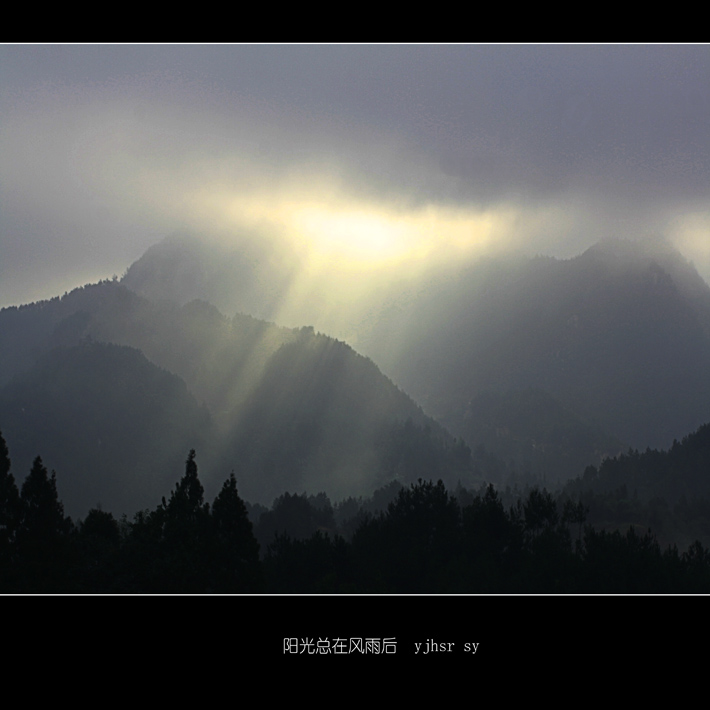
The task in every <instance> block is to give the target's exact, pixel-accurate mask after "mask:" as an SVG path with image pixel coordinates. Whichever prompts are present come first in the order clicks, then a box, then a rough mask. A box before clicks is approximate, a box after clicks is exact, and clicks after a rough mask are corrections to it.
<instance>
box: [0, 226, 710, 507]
mask: <svg viewBox="0 0 710 710" xmlns="http://www.w3.org/2000/svg"><path fill="white" fill-rule="evenodd" d="M292 280H293V274H289V273H287V270H285V269H284V268H282V267H281V266H280V265H279V262H278V260H276V261H275V260H274V259H273V258H271V257H270V256H269V255H268V254H267V253H266V252H262V253H257V252H254V251H253V250H252V251H250V250H249V249H247V250H246V251H244V252H241V251H240V250H239V249H237V248H234V247H232V248H231V249H227V248H226V247H224V246H220V245H219V244H217V243H215V242H210V241H202V240H200V239H198V238H193V237H190V236H188V235H181V236H179V237H171V238H167V239H166V240H164V241H163V242H161V243H160V244H157V245H155V246H154V247H153V248H151V249H149V250H148V251H147V252H146V253H145V254H144V255H143V256H142V257H141V258H140V259H139V260H138V261H136V262H135V263H134V264H132V265H131V266H130V267H129V269H128V270H127V273H126V274H125V276H124V277H123V279H121V281H120V282H119V281H117V280H114V281H105V282H101V283H98V284H93V285H87V286H85V287H83V288H80V289H76V290H74V291H72V292H71V293H68V294H65V295H64V296H63V297H61V298H59V297H57V298H54V299H52V300H50V301H44V302H38V303H34V304H30V305H26V306H20V307H13V308H6V309H3V310H2V311H0V339H2V342H3V344H4V347H3V348H2V351H1V352H0V431H2V432H3V435H4V437H5V439H6V440H7V442H8V447H9V449H10V452H11V456H12V459H13V469H14V470H15V471H16V472H17V474H16V475H19V476H21V475H23V474H24V473H25V472H26V471H28V470H29V467H30V465H31V461H32V460H33V458H34V457H35V456H36V455H37V454H41V455H42V456H43V459H44V460H45V461H46V463H47V465H48V466H49V467H50V468H55V469H57V471H58V474H59V477H60V478H59V480H60V487H61V495H62V497H63V499H64V500H65V504H66V505H67V509H68V511H69V512H74V513H75V514H78V513H81V514H83V513H85V512H86V510H88V509H89V508H90V507H92V506H96V505H98V504H100V505H102V506H104V507H106V508H108V509H110V510H112V511H114V512H116V513H117V514H120V513H123V512H126V513H132V512H133V511H135V510H137V509H140V508H145V507H149V506H151V505H153V504H154V503H155V500H156V497H159V496H160V495H161V492H164V491H165V490H167V489H168V488H169V487H170V484H171V482H173V481H174V480H175V478H176V477H177V475H178V473H179V471H180V468H181V461H182V460H183V459H184V457H185V453H186V452H187V451H188V450H190V449H192V448H195V449H197V450H198V455H199V457H200V462H201V473H202V476H203V478H204V481H205V488H206V491H207V493H208V494H209V495H214V493H215V492H216V489H217V487H218V485H219V484H221V482H222V481H223V480H224V478H225V477H226V476H227V475H228V474H229V472H230V471H231V470H234V471H235V473H236V475H237V478H238V481H239V488H240V492H241V494H242V495H243V496H244V497H245V498H246V499H247V500H251V501H254V502H256V501H258V502H262V503H266V504H269V503H270V502H271V501H272V500H273V499H274V498H275V497H277V496H279V495H281V494H282V493H283V492H284V491H289V490H290V491H300V490H303V491H307V492H309V493H313V494H315V493H318V492H320V491H325V492H327V494H328V495H329V496H331V497H333V498H336V499H337V498H345V497H347V496H351V495H355V496H357V495H368V494H370V493H371V492H372V491H373V490H374V489H375V488H377V487H378V486H381V485H384V484H385V483H387V482H388V481H390V480H398V481H400V482H401V483H408V482H414V481H416V480H417V479H418V478H424V479H434V480H436V479H438V478H442V479H443V480H444V481H445V483H446V485H447V486H449V487H452V488H453V487H455V486H456V485H457V484H458V483H461V484H462V485H466V486H477V485H480V484H481V483H483V482H484V481H494V482H498V483H503V482H504V481H505V480H506V478H507V477H509V476H510V475H511V474H512V473H515V475H516V476H517V477H518V479H519V480H530V481H541V480H542V481H543V482H547V483H550V484H552V483H556V482H563V481H566V480H569V479H572V478H575V477H578V476H580V475H581V474H582V472H583V471H584V469H585V467H587V466H590V465H593V466H599V465H600V464H601V463H602V461H603V460H604V459H606V458H609V457H615V456H617V455H618V454H619V453H621V452H623V451H625V450H626V449H628V448H629V447H634V448H640V449H645V448H647V447H652V448H656V447H661V448H669V447H670V446H671V444H672V443H673V441H674V440H675V439H678V440H679V439H681V438H682V437H683V436H685V435H687V434H688V433H689V432H691V431H693V430H694V429H697V428H698V427H699V426H700V425H702V424H703V423H705V422H707V421H710V367H708V364H709V363H710V288H709V287H708V286H707V284H706V283H705V282H704V281H703V280H702V278H700V276H699V275H698V274H697V272H696V271H695V269H694V268H693V266H692V265H691V264H689V263H688V262H687V261H686V260H685V259H684V258H683V257H682V255H681V254H679V253H678V252H677V251H676V250H674V249H673V248H671V247H669V246H668V245H666V244H665V243H662V242H659V243H657V244H653V245H649V244H640V243H631V242H624V241H620V240H610V241H606V242H601V243H599V244H597V245H596V246H594V247H593V248H591V249H589V250H587V251H586V252H584V253H583V254H581V255H579V256H577V257H575V258H573V259H569V260H559V259H554V258H550V257H536V258H532V259H528V258H522V257H512V256H509V257H505V258H503V257H501V258H495V259H488V260H482V261H479V262H477V263H475V264H473V265H469V266H466V267H461V268H458V269H452V270H450V271H449V272H447V273H445V274H438V275H429V276H428V277H427V278H424V279H422V280H421V281H420V282H418V283H416V284H414V282H412V284H411V285H412V288H410V289H408V290H407V291H405V292H401V291H400V292H397V290H396V286H399V284H397V285H394V284H393V286H392V288H391V289H390V292H389V293H387V292H383V293H381V294H377V295H378V297H379V296H381V298H382V301H381V303H380V304H379V306H378V307H376V308H373V307H372V301H370V302H368V303H367V304H366V305H365V306H363V307H362V308H361V309H360V310H358V304H349V307H348V308H343V310H342V317H341V321H340V322H339V323H336V322H335V321H333V313H334V312H335V313H336V314H337V308H336V309H334V308H333V304H332V303H331V304H329V307H328V309H327V313H325V312H320V311H319V310H318V308H317V304H318V299H317V298H314V299H312V300H310V301H309V300H308V299H305V300H303V301H302V302H301V305H300V306H299V307H300V308H302V309H304V310H303V311H302V312H303V313H304V320H303V322H302V324H301V326H300V327H296V328H292V327H283V326H281V325H278V324H276V323H274V322H269V321H268V320H266V319H268V318H269V317H273V316H277V315H278V314H279V313H281V312H283V310H282V307H283V303H284V301H285V300H286V299H287V298H288V293H289V288H290V286H291V284H292ZM333 299H334V301H335V303H336V305H337V299H338V295H337V294H333ZM308 308H310V309H311V310H310V311H309V310H307V309H308ZM306 314H307V315H308V316H310V317H308V318H306ZM321 321H322V322H326V321H327V322H328V323H330V324H331V325H333V326H334V327H338V328H339V329H340V331H341V332H349V333H352V334H353V336H352V340H351V342H349V343H346V342H343V341H342V340H339V339H336V338H334V337H331V336H330V335H329V334H327V331H326V330H323V329H322V326H321ZM314 326H315V327H314ZM318 331H321V332H318ZM390 378H391V379H390Z"/></svg>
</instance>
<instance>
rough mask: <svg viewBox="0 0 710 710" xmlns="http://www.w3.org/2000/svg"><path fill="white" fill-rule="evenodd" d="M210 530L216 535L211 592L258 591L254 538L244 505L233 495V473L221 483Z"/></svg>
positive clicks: (237, 495) (234, 479)
mask: <svg viewBox="0 0 710 710" xmlns="http://www.w3.org/2000/svg"><path fill="white" fill-rule="evenodd" d="M212 528H213V530H214V533H215V535H216V540H215V548H214V558H213V568H212V570H211V576H212V578H213V580H214V586H215V589H214V591H218V592H256V591H260V589H261V584H262V579H261V565H260V562H259V543H258V542H257V541H256V538H255V537H254V532H253V529H252V524H251V521H250V520H249V516H248V514H247V509H246V505H244V501H243V500H242V499H241V498H240V497H239V494H238V492H237V479H236V477H235V475H234V472H232V473H231V475H230V476H229V479H228V480H227V481H225V482H224V485H223V486H222V490H221V491H220V493H219V495H218V496H217V497H216V498H215V501H214V504H213V505H212Z"/></svg>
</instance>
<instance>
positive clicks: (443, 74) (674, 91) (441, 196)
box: [0, 45, 710, 335]
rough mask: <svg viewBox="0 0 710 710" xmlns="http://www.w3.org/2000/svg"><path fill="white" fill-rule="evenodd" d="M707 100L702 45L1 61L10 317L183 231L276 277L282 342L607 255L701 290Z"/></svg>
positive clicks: (63, 56)
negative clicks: (518, 258) (631, 255)
mask: <svg viewBox="0 0 710 710" xmlns="http://www.w3.org/2000/svg"><path fill="white" fill-rule="evenodd" d="M708 86H710V46H708V45H76V46H75V45H3V46H0V152H1V154H2V161H1V162H0V250H1V252H0V253H2V259H1V260H0V307H2V306H8V305H12V304H20V303H27V302H31V301H34V300H38V299H43V298H49V297H52V296H55V295H60V294H61V293H63V292H64V291H66V290H70V289H71V288H73V287H74V286H77V285H80V284H83V283H87V282H92V281H96V280H98V279H102V278H107V277H111V276H112V275H113V274H116V275H121V274H123V273H124V272H125V270H126V269H127V268H128V266H129V265H130V264H131V263H132V262H134V261H135V260H136V259H138V258H139V257H140V256H141V254H143V253H144V252H145V250H146V249H148V248H149V247H150V246H152V245H153V244H155V243H157V242H159V241H160V240H162V239H163V238H164V237H165V236H167V235H169V234H171V233H173V232H176V231H190V232H191V233H194V234H198V235H199V236H200V237H201V238H204V239H211V240H215V239H216V240H221V241H223V242H224V243H225V244H227V245H229V246H230V247H234V248H242V247H243V248H245V249H254V250H256V251H255V253H256V254H258V255H259V258H261V259H262V260H264V259H266V260H272V261H273V260H277V261H279V262H281V263H282V264H283V265H284V268H286V269H288V270H289V271H290V273H292V275H293V277H292V282H291V290H290V292H289V298H288V299H287V302H286V303H284V306H283V310H282V312H281V313H279V314H277V316H276V317H275V320H277V321H278V322H281V323H283V324H284V325H290V326H296V325H303V324H306V323H310V322H313V318H309V310H308V309H309V308H310V306H311V305H312V304H313V303H314V302H320V303H324V302H327V303H328V308H330V309H331V310H336V311H337V310H340V309H342V308H344V307H345V305H346V304H352V303H354V302H360V301H362V299H366V298H373V297H374V296H373V294H376V293H378V292H379V291H381V289H383V288H387V289H389V288H392V284H400V285H402V287H403V288H404V287H407V286H406V285H407V284H409V286H410V287H411V284H413V283H415V282H416V280H417V279H418V278H420V277H428V276H429V275H430V274H431V273H433V272H435V271H436V270H440V269H446V268H449V267H450V266H451V265H459V264H461V263H464V262H466V261H469V260H475V259H477V258H478V257H480V256H481V255H487V254H496V253H500V252H503V251H510V250H515V251H520V252H522V253H524V254H529V255H533V254H536V253H541V254H549V255H552V256H558V257H565V258H568V257H571V256H574V255H576V254H578V253H580V252H581V251H583V250H584V249H586V248H587V247H589V246H590V245H592V244H593V243H595V242H596V241H598V240H599V239H601V238H606V237H624V238H629V239H636V240H639V239H648V238H656V237H659V236H661V237H664V238H666V239H668V240H670V241H671V242H672V243H673V244H675V245H676V246H677V247H678V248H679V249H680V251H681V252H682V253H683V255H684V256H685V257H686V258H688V259H691V260H692V261H693V262H694V264H695V266H696V268H697V269H698V270H699V272H700V273H701V275H702V276H703V277H704V278H705V279H706V281H707V280H710V207H709V206H708V195H709V194H710V123H709V122H708V120H707V117H708V115H710V99H709V98H708V92H707V87H708ZM309 304H310V305H309ZM325 310H326V311H327V308H325ZM323 323H324V324H326V325H328V324H329V321H328V317H327V314H325V315H324V316H323ZM330 324H331V325H332V326H333V328H335V329H336V330H337V327H339V325H340V326H342V324H336V323H335V321H331V322H330ZM317 325H318V324H317ZM343 327H344V326H343ZM334 334H335V335H337V334H338V333H334Z"/></svg>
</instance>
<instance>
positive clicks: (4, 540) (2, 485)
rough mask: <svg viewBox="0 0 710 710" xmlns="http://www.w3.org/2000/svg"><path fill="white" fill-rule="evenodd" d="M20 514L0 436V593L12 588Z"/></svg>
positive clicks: (5, 452) (4, 445) (8, 458)
mask: <svg viewBox="0 0 710 710" xmlns="http://www.w3.org/2000/svg"><path fill="white" fill-rule="evenodd" d="M20 513H21V505H20V493H19V491H18V490H17V484H16V483H15V478H14V476H13V475H12V474H11V473H10V457H9V455H8V450H7V445H6V444H5V440H4V439H3V437H2V434H0V591H10V590H11V589H12V587H13V579H12V576H13V572H14V566H13V565H14V561H15V535H16V533H17V527H18V525H19V523H20Z"/></svg>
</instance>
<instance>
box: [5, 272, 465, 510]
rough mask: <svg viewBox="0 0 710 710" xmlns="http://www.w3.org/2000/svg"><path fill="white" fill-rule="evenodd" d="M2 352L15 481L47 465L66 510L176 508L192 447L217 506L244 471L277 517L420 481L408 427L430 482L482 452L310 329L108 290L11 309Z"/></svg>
mask: <svg viewBox="0 0 710 710" xmlns="http://www.w3.org/2000/svg"><path fill="white" fill-rule="evenodd" d="M0 339H1V340H2V342H3V343H5V344H6V346H5V347H4V348H3V353H2V359H0V431H2V432H3V434H4V435H5V438H6V440H7V442H8V447H9V448H10V452H11V456H13V457H14V458H15V459H16V463H17V465H18V466H20V468H19V469H17V468H16V469H15V472H16V475H17V476H18V478H20V479H21V477H22V476H24V475H26V473H27V471H26V470H24V469H25V468H27V461H28V460H29V459H31V458H32V457H34V456H35V455H37V454H39V455H41V456H43V458H44V459H45V462H46V465H47V466H48V467H50V468H56V469H57V474H58V480H59V481H60V483H61V487H62V490H63V491H66V493H63V494H62V495H63V496H65V498H64V499H65V503H66V504H67V507H68V510H73V511H76V510H78V509H81V510H82V512H84V513H85V512H86V506H87V505H95V504H96V503H97V502H98V501H101V503H102V504H103V506H104V507H105V508H107V509H110V510H113V511H115V512H116V513H119V514H120V513H122V512H128V513H132V512H134V511H135V510H136V509H137V508H139V507H142V506H146V505H151V504H154V501H148V500H147V499H146V496H147V495H148V494H149V493H151V492H154V493H156V494H157V487H156V486H153V485H152V482H153V481H160V482H163V485H161V486H160V491H159V492H160V493H161V494H165V493H167V492H168V491H169V489H170V484H169V483H168V485H164V482H165V481H168V482H170V481H172V482H174V480H176V478H177V477H179V475H180V471H181V462H182V461H183V460H184V457H185V455H186V454H187V452H188V451H189V449H191V448H196V449H197V450H198V455H199V457H200V462H201V475H202V476H203V478H204V482H205V488H206V490H207V492H208V493H210V494H212V493H214V492H216V490H215V491H212V486H213V485H214V486H218V485H219V484H220V483H221V482H222V481H223V480H224V477H225V476H226V475H227V474H228V473H229V471H230V470H232V469H233V470H235V472H236V474H237V476H238V479H239V485H240V491H241V492H242V494H243V495H244V496H245V497H247V498H248V499H251V500H254V501H259V502H264V503H270V502H271V501H272V500H273V498H274V497H275V496H276V495H280V494H281V493H283V492H284V491H286V490H308V491H309V492H318V491H319V490H324V491H326V492H327V493H328V494H329V495H331V496H346V495H351V494H352V495H361V494H365V493H369V492H371V491H372V490H374V488H375V487H377V486H378V485H381V484H382V483H383V481H385V480H389V479H387V478H386V477H387V476H389V475H391V476H398V477H399V478H400V479H401V480H403V481H407V480H411V479H413V478H416V475H417V474H419V473H421V468H420V467H418V466H417V465H416V464H413V465H402V463H401V462H402V461H405V462H406V461H407V456H406V455H405V453H403V452H402V451H401V448H402V447H401V444H400V443H398V442H399V441H400V439H401V437H400V427H401V426H402V425H403V424H404V423H405V422H407V421H408V420H409V421H411V425H410V426H412V427H414V429H415V431H417V432H419V431H421V432H422V433H423V434H422V436H421V437H419V439H421V440H422V442H424V448H425V449H426V452H425V453H426V456H424V457H420V459H421V460H425V459H426V458H427V457H428V460H429V461H430V463H431V464H432V465H431V466H430V467H428V468H427V472H429V473H430V474H431V475H434V473H435V472H436V471H437V470H441V471H445V472H446V473H449V474H451V475H452V476H453V475H454V472H455V475H456V476H457V477H461V478H462V480H466V479H467V477H468V478H470V476H471V475H473V467H472V463H471V460H470V452H468V451H467V450H462V449H461V447H458V448H457V446H456V445H455V442H454V440H453V438H452V437H451V436H450V435H449V434H448V433H447V432H445V431H444V430H443V429H442V428H441V427H440V426H438V425H437V424H435V423H434V422H433V421H432V420H430V419H428V418H427V417H425V415H424V414H423V413H422V411H421V410H420V408H419V407H418V406H417V405H416V404H415V403H414V402H413V401H412V400H411V399H410V398H409V397H407V396H406V395H404V394H403V393H402V392H401V391H399V390H398V389H397V388H396V387H395V386H394V385H393V384H392V382H391V381H389V380H388V379H387V378H386V377H384V376H383V375H382V374H381V373H380V372H379V370H378V369H377V368H376V367H375V365H374V364H373V363H372V362H371V361H370V360H368V359H366V358H364V357H362V356H361V355H358V354H357V353H355V352H354V351H353V350H352V348H350V347H349V346H347V345H345V344H344V343H340V342H338V341H335V340H333V339H331V338H327V337H326V336H323V335H318V334H316V333H314V332H313V329H311V328H302V329H296V330H291V329H287V328H280V327H277V326H275V325H273V324H270V323H266V322H263V321H258V320H256V319H254V318H251V317H249V316H243V315H237V316H235V317H234V318H232V319H228V318H226V317H225V316H223V315H222V314H221V313H219V311H217V309H216V308H214V306H211V305H209V304H207V303H204V302H199V301H195V302H191V303H188V304H186V305H184V306H182V307H179V306H177V305H175V304H172V303H169V302H165V303H161V304H156V303H153V302H152V301H149V300H148V299H145V298H143V297H140V296H138V295H136V294H134V293H132V292H131V291H129V290H128V289H126V288H125V287H124V286H122V285H121V284H119V283H116V282H103V283H100V284H95V285H91V286H86V287H84V288H81V289H76V290H75V291H73V292H71V293H70V294H67V295H65V296H64V297H63V298H56V299H52V300H51V301H47V302H41V303H37V304H31V305H28V306H23V307H20V308H11V309H3V310H2V311H0ZM106 343H112V344H115V345H120V346H124V347H123V348H116V347H108V346H107V345H102V344H106ZM412 438H413V439H414V440H416V439H417V437H412ZM44 441H46V444H43V442H44ZM398 447H399V448H398ZM462 451H463V453H464V455H463V456H462ZM102 454H104V455H105V456H106V460H105V461H103V462H102V461H101V456H102ZM27 470H29V469H27ZM124 471H127V473H126V474H125V475H124V474H123V473H122V472H124ZM64 477H71V478H72V482H70V483H68V484H64V483H63V480H64ZM138 479H140V480H138ZM158 500H159V499H158Z"/></svg>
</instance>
